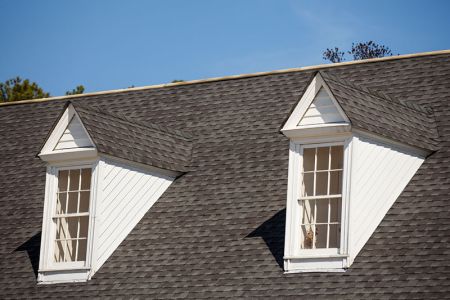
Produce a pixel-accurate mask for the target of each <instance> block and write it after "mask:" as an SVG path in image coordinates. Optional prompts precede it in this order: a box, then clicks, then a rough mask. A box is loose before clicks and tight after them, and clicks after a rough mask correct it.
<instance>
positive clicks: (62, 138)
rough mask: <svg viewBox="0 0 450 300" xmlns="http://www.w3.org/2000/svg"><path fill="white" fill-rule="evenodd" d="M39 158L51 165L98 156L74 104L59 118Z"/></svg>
mask: <svg viewBox="0 0 450 300" xmlns="http://www.w3.org/2000/svg"><path fill="white" fill-rule="evenodd" d="M38 156H39V157H40V158H41V159H42V160H44V161H46V162H51V163H59V162H63V161H67V160H84V159H90V158H95V157H96V156H97V150H96V148H95V146H94V142H93V141H92V139H91V138H90V137H89V134H88V132H87V130H86V128H85V127H84V125H83V123H82V122H81V120H80V117H79V116H78V114H77V112H76V111H75V108H74V107H73V105H72V104H70V105H69V106H68V107H67V108H66V110H65V111H64V113H63V114H62V115H61V117H60V118H59V120H58V122H57V123H56V126H55V127H54V128H53V130H52V132H51V133H50V135H49V137H48V138H47V140H46V141H45V144H44V146H43V147H42V149H41V151H40V153H39V154H38Z"/></svg>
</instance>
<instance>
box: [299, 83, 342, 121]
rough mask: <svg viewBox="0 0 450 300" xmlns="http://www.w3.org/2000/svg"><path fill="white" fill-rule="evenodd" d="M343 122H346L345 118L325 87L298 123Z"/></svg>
mask: <svg viewBox="0 0 450 300" xmlns="http://www.w3.org/2000/svg"><path fill="white" fill-rule="evenodd" d="M343 122H345V120H344V118H343V117H342V116H341V114H340V113H339V111H338V109H337V108H336V105H335V104H334V102H333V100H332V99H331V97H330V96H329V95H328V93H327V92H326V91H325V89H324V88H321V89H320V90H319V92H318V93H317V95H316V97H315V98H314V100H313V102H312V104H311V105H310V106H309V108H308V109H307V110H306V113H305V114H304V115H303V117H302V119H301V120H300V123H299V124H298V125H299V126H304V125H319V124H327V123H343Z"/></svg>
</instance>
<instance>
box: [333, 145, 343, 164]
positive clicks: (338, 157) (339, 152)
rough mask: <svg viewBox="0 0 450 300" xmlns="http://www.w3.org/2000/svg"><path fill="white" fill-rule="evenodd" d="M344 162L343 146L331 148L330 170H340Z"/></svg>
mask: <svg viewBox="0 0 450 300" xmlns="http://www.w3.org/2000/svg"><path fill="white" fill-rule="evenodd" d="M343 160H344V146H333V147H331V169H332V170H333V169H342V165H343V163H342V162H343Z"/></svg>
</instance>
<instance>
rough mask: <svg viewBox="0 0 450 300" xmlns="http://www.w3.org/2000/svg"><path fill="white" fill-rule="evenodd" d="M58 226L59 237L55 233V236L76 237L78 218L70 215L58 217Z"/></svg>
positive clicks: (61, 237)
mask: <svg viewBox="0 0 450 300" xmlns="http://www.w3.org/2000/svg"><path fill="white" fill-rule="evenodd" d="M58 222H59V226H58V230H60V234H59V237H58V235H57V237H56V238H60V239H63V238H66V239H70V238H72V239H73V238H76V237H77V232H78V218H77V217H72V218H59V219H58Z"/></svg>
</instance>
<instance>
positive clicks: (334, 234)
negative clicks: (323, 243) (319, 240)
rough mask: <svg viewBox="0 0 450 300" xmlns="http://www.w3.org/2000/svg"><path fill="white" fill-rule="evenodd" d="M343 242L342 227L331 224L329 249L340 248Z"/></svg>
mask: <svg viewBox="0 0 450 300" xmlns="http://www.w3.org/2000/svg"><path fill="white" fill-rule="evenodd" d="M340 241H341V225H339V224H331V225H330V244H329V246H328V247H329V248H339V247H340Z"/></svg>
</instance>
